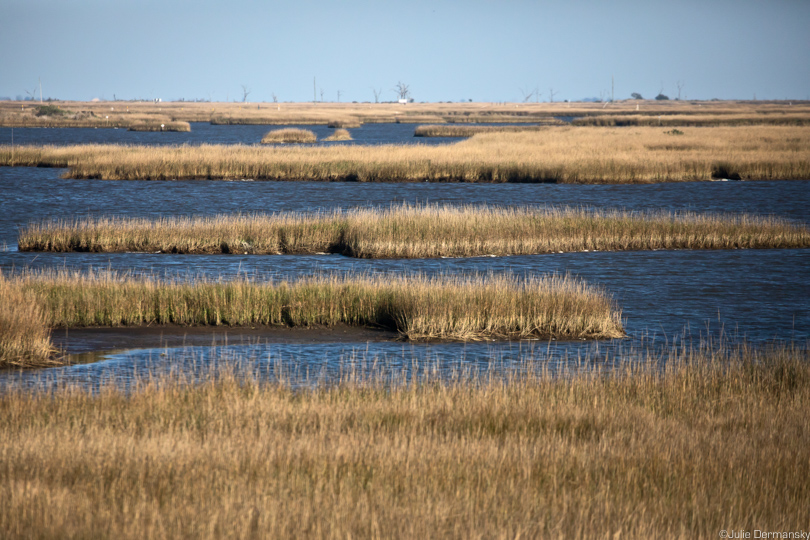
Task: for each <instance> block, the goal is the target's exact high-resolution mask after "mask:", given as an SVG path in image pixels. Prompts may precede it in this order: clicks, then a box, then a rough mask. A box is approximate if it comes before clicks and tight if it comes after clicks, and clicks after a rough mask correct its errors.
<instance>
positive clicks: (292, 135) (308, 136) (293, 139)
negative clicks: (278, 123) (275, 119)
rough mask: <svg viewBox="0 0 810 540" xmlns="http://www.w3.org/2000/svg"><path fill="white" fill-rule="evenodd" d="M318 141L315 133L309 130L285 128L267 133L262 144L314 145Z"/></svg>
mask: <svg viewBox="0 0 810 540" xmlns="http://www.w3.org/2000/svg"><path fill="white" fill-rule="evenodd" d="M317 140H318V137H316V136H315V133H313V132H312V131H310V130H308V129H298V128H284V129H274V130H272V131H268V132H267V133H265V135H264V137H262V144H279V143H281V144H284V143H298V144H306V143H314V142H315V141H317Z"/></svg>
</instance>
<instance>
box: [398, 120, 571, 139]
mask: <svg viewBox="0 0 810 540" xmlns="http://www.w3.org/2000/svg"><path fill="white" fill-rule="evenodd" d="M542 124H543V125H540V126H536V125H523V126H465V125H454V124H450V125H447V124H444V125H438V126H437V125H429V126H417V127H416V129H415V130H414V132H413V136H414V137H472V136H473V135H477V134H479V133H524V132H527V131H542V130H544V129H547V128H546V126H550V125H563V122H562V121H560V120H555V119H553V118H552V119H549V120H544V121H543V122H542Z"/></svg>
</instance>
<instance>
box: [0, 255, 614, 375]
mask: <svg viewBox="0 0 810 540" xmlns="http://www.w3.org/2000/svg"><path fill="white" fill-rule="evenodd" d="M0 293H2V299H3V300H4V302H3V304H4V305H3V307H2V309H0V322H3V323H4V324H3V327H2V332H0V346H1V347H2V349H0V359H2V360H3V363H5V364H7V365H8V364H24V363H25V362H26V361H27V359H30V363H42V362H45V361H46V360H47V355H46V356H44V357H43V356H42V355H41V353H43V352H44V351H46V350H47V351H48V352H50V342H49V341H48V340H47V339H44V338H47V336H48V329H49V328H55V327H57V328H79V327H88V326H101V327H119V326H149V325H180V326H254V325H268V326H269V325H279V326H289V327H293V326H294V327H319V326H327V327H329V326H334V325H339V324H345V325H350V326H366V327H376V328H382V329H388V330H393V331H395V332H398V333H399V335H400V336H401V337H402V338H403V339H407V340H413V341H419V340H432V339H450V340H461V341H474V340H484V339H486V340H491V339H523V338H530V337H531V338H556V339H587V338H592V339H600V338H616V337H622V336H623V335H624V331H623V329H622V321H621V312H620V311H619V309H618V308H617V306H616V305H615V302H614V301H613V300H612V299H611V298H610V297H609V296H608V295H607V294H606V293H605V292H604V291H603V290H602V289H599V288H595V287H591V286H588V285H586V284H584V283H582V282H581V281H578V280H574V279H570V278H568V277H557V276H552V277H547V278H531V279H525V280H519V279H517V278H515V277H513V276H473V277H449V276H440V277H434V278H429V277H424V276H404V277H403V276H399V277H392V276H378V277H371V276H362V275H357V276H343V277H315V278H305V279H301V280H299V281H296V282H292V283H288V282H283V281H282V282H279V283H262V282H257V281H254V280H247V279H242V280H237V281H227V282H225V281H216V282H214V281H209V280H204V279H200V280H196V281H193V282H191V281H161V280H157V279H148V278H134V277H129V276H121V275H117V274H113V273H109V272H90V273H70V272H66V271H62V272H52V273H45V274H24V275H21V276H15V277H11V278H6V279H5V280H4V281H3V282H0ZM43 336H44V337H43ZM43 339H44V341H43ZM0 365H1V364H0Z"/></svg>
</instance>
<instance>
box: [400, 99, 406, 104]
mask: <svg viewBox="0 0 810 540" xmlns="http://www.w3.org/2000/svg"><path fill="white" fill-rule="evenodd" d="M399 103H402V104H403V105H405V104H406V103H408V100H407V99H400V100H399Z"/></svg>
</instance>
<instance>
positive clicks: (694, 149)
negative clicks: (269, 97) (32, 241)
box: [0, 126, 810, 183]
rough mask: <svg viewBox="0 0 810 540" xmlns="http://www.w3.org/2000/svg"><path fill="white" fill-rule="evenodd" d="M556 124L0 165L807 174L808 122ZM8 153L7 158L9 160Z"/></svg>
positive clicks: (260, 172)
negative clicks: (456, 136) (421, 141)
mask: <svg viewBox="0 0 810 540" xmlns="http://www.w3.org/2000/svg"><path fill="white" fill-rule="evenodd" d="M667 131H669V130H665V129H663V128H658V127H635V128H609V127H559V128H553V129H552V128H549V129H546V130H542V131H538V132H523V133H482V134H478V135H475V136H474V137H472V138H470V139H467V140H464V141H460V142H457V143H455V144H452V145H442V146H427V145H399V146H396V145H389V146H360V145H353V146H345V147H344V146H340V147H335V146H324V147H289V148H287V147H253V146H211V145H201V146H180V147H176V146H175V147H152V146H115V145H78V146H60V147H53V146H17V147H15V148H14V152H13V154H12V148H11V147H10V146H8V145H5V146H0V165H11V164H14V165H21V166H37V165H42V166H55V167H68V168H69V170H68V171H67V173H66V175H67V176H68V177H70V178H103V179H108V180H145V179H152V180H171V179H196V178H206V179H257V180H320V181H336V180H343V181H362V182H373V181H435V182H441V181H461V182H561V183H649V182H665V181H692V180H698V181H699V180H710V179H712V178H713V177H718V176H720V177H722V176H726V177H739V178H742V179H746V180H748V179H750V180H788V179H808V178H810V127H794V126H790V127H788V126H751V127H745V128H740V127H706V128H688V129H684V130H683V134H682V135H672V134H670V133H668V132H667ZM12 159H13V161H12Z"/></svg>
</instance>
